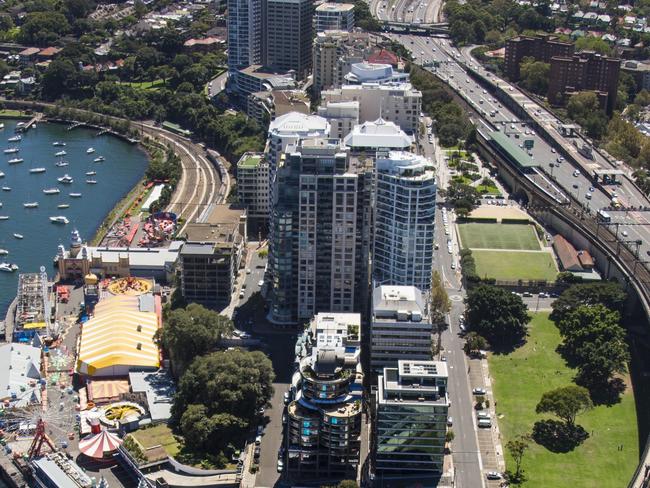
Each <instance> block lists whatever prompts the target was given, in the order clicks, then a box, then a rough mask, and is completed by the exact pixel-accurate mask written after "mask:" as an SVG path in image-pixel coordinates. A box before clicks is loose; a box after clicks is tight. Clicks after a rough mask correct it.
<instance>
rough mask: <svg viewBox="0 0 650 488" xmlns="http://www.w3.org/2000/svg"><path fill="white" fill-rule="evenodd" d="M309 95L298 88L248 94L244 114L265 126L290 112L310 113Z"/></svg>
mask: <svg viewBox="0 0 650 488" xmlns="http://www.w3.org/2000/svg"><path fill="white" fill-rule="evenodd" d="M310 105H311V104H310V101H309V97H308V96H307V94H306V93H305V92H304V91H300V90H272V91H261V92H255V93H251V94H250V95H248V104H247V105H246V114H247V115H248V116H249V117H250V118H252V119H255V120H256V121H257V122H258V123H259V124H260V125H261V126H267V125H268V124H269V122H270V121H271V120H273V119H274V118H276V117H280V116H282V115H285V114H288V113H290V112H299V113H301V114H305V115H309V114H311V106H310Z"/></svg>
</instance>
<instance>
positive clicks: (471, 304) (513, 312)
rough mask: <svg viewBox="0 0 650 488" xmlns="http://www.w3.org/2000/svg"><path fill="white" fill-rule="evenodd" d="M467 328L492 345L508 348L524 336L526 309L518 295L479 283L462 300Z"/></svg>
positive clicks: (526, 321) (526, 322)
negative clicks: (464, 306)
mask: <svg viewBox="0 0 650 488" xmlns="http://www.w3.org/2000/svg"><path fill="white" fill-rule="evenodd" d="M465 303H466V305H467V311H466V316H467V324H468V326H469V328H470V329H471V330H472V331H474V332H476V333H478V334H480V335H481V336H483V337H485V338H486V339H487V340H488V341H489V343H490V344H491V345H492V346H493V347H497V348H501V347H506V348H508V347H512V346H515V345H517V344H518V343H520V342H522V341H523V340H524V339H525V337H526V326H527V324H528V322H529V321H530V316H529V315H528V309H527V308H526V305H525V304H524V302H523V300H522V299H521V297H520V296H519V295H515V294H514V293H511V292H509V291H508V290H505V289H503V288H498V287H496V286H492V285H479V286H477V287H475V288H473V289H471V290H470V291H469V293H468V294H467V298H466V299H465Z"/></svg>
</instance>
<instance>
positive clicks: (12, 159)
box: [7, 158, 25, 164]
mask: <svg viewBox="0 0 650 488" xmlns="http://www.w3.org/2000/svg"><path fill="white" fill-rule="evenodd" d="M23 161H25V160H24V159H23V158H11V159H10V160H9V161H7V162H8V163H9V164H18V163H22V162H23Z"/></svg>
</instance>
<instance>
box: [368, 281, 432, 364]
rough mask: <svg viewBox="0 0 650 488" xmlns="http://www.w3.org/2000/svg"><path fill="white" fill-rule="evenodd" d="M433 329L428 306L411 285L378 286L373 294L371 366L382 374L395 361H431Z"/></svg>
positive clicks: (420, 294) (417, 290)
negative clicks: (383, 369) (382, 370)
mask: <svg viewBox="0 0 650 488" xmlns="http://www.w3.org/2000/svg"><path fill="white" fill-rule="evenodd" d="M432 333H433V326H432V325H431V320H430V317H429V310H428V304H427V302H426V300H425V297H424V295H423V294H422V292H421V291H420V290H419V289H417V288H416V287H414V286H395V285H380V286H378V287H377V288H375V289H374V290H373V292H372V318H371V325H370V366H371V368H372V369H373V370H377V371H381V369H382V368H384V367H395V366H397V361H398V360H401V359H403V360H409V361H416V360H417V361H427V360H430V359H431V344H432Z"/></svg>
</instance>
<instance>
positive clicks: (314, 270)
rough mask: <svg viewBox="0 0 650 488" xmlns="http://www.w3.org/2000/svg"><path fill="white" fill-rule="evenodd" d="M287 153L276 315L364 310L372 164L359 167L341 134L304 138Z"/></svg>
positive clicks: (274, 240)
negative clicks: (331, 137) (333, 137)
mask: <svg viewBox="0 0 650 488" xmlns="http://www.w3.org/2000/svg"><path fill="white" fill-rule="evenodd" d="M284 156H285V158H284V160H283V162H282V163H281V165H280V166H279V167H278V171H277V177H276V181H275V187H274V190H273V192H272V194H273V203H272V209H271V219H272V221H271V224H270V228H269V235H270V249H269V251H270V252H269V269H270V271H271V275H272V280H273V281H272V284H273V287H272V293H271V297H272V298H271V313H270V319H271V320H273V321H275V322H280V323H295V322H296V321H299V320H304V319H308V318H310V317H311V316H313V315H314V314H316V313H318V312H322V311H331V312H352V311H357V310H358V309H360V308H361V304H362V303H363V300H364V298H363V295H365V293H366V292H365V290H367V286H368V282H369V276H368V264H367V263H368V256H369V240H370V239H369V232H370V214H369V212H368V208H367V207H368V205H369V203H370V201H371V198H370V195H371V186H372V169H371V167H370V166H363V167H354V168H353V167H352V166H351V165H350V164H349V160H348V154H347V152H346V151H345V150H344V148H343V147H342V146H341V145H340V143H339V141H336V140H328V139H308V140H303V141H300V142H299V143H298V144H297V145H295V146H291V147H289V148H288V149H287V151H286V153H285V155H284Z"/></svg>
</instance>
